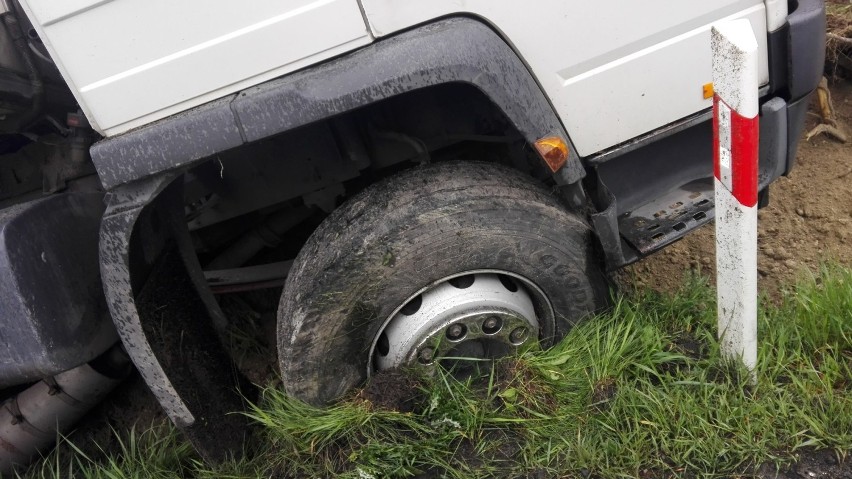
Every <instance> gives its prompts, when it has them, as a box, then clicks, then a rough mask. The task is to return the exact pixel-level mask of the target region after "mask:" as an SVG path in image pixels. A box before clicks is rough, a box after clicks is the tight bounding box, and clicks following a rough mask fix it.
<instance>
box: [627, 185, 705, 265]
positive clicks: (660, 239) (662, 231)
mask: <svg viewBox="0 0 852 479" xmlns="http://www.w3.org/2000/svg"><path fill="white" fill-rule="evenodd" d="M713 205H714V203H713V183H712V181H709V180H698V181H693V182H691V183H687V184H686V185H683V186H681V187H680V188H677V189H675V190H673V191H670V192H669V193H667V194H665V195H663V196H662V197H660V198H657V199H655V200H653V201H651V202H648V203H646V204H644V205H642V206H640V207H639V208H636V209H635V210H633V211H628V212H625V213H622V214H621V215H620V216H619V218H618V227H619V230H620V232H621V235H622V236H623V237H624V239H626V240H627V242H628V243H630V244H631V245H632V246H633V247H634V248H636V249H637V250H639V251H640V252H641V253H642V254H643V255H647V254H650V253H652V252H654V251H656V250H658V249H660V248H662V247H663V246H666V245H667V244H670V243H673V242H674V241H677V240H679V239H680V238H682V237H683V236H684V235H686V234H687V233H689V232H690V231H692V230H694V229H695V228H698V227H699V226H702V225H704V224H707V223H709V222H710V221H711V220H712V219H713V216H714V211H715V210H714V208H713Z"/></svg>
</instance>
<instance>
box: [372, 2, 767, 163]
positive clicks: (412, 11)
mask: <svg viewBox="0 0 852 479" xmlns="http://www.w3.org/2000/svg"><path fill="white" fill-rule="evenodd" d="M361 3H362V4H363V5H364V11H365V12H366V15H367V20H368V22H369V24H370V28H371V29H372V31H373V34H374V35H375V36H377V37H380V36H383V35H388V34H391V33H393V32H395V31H398V30H400V29H404V28H408V27H410V26H411V25H416V24H419V23H423V22H426V21H428V20H429V19H431V18H435V17H440V16H443V15H451V14H459V13H465V14H473V15H477V16H480V17H482V18H484V19H485V20H487V21H488V22H490V23H491V24H492V25H493V26H494V27H495V28H496V29H497V30H498V31H500V32H502V34H503V36H504V38H506V39H507V41H509V42H510V43H511V44H512V45H513V46H514V48H515V49H516V50H517V51H518V53H519V54H520V56H521V58H523V59H524V60H525V61H526V62H527V64H528V65H529V67H530V69H531V70H532V72H533V74H534V75H535V76H536V77H537V79H538V81H539V82H540V83H541V86H542V88H543V89H544V91H545V93H546V94H547V95H548V96H549V97H550V100H551V102H552V103H553V106H554V107H555V109H556V111H557V113H558V114H559V116H560V118H561V119H562V122H563V124H564V125H565V127H566V129H567V130H568V134H569V135H570V136H571V140H572V142H573V143H574V146H575V147H576V148H577V150H578V153H579V154H580V156H587V155H591V154H593V153H596V152H598V151H601V150H603V149H606V148H609V147H612V146H614V145H617V144H619V143H622V142H625V141H627V140H630V139H632V138H634V137H636V136H639V135H641V134H643V133H647V132H649V131H652V130H654V129H657V128H659V127H661V126H663V125H666V124H668V123H671V122H674V121H677V120H679V119H681V118H683V117H686V116H688V115H690V114H693V113H696V112H698V111H701V110H703V109H706V108H709V107H710V106H711V100H710V99H706V98H704V95H703V92H702V85H704V84H705V83H709V82H710V81H711V79H710V26H711V25H712V24H713V23H714V22H718V21H721V20H723V19H727V18H730V19H733V18H747V19H748V20H749V21H750V22H751V25H752V28H753V29H754V31H755V34H756V36H757V38H758V43H759V50H760V71H759V73H760V83H761V84H765V83H766V82H767V81H768V71H767V61H766V18H765V15H766V14H765V9H764V5H763V3H762V2H761V1H760V0H724V1H723V0H720V1H713V2H695V1H692V2H669V1H662V0H652V1H647V2H635V1H610V2H564V1H560V0H548V1H539V2H535V3H534V4H530V6H527V7H525V8H519V7H518V4H517V3H514V2H510V1H495V0H468V1H465V2H458V1H455V0H418V1H406V2H399V1H394V0H362V2H361ZM532 5H534V7H532Z"/></svg>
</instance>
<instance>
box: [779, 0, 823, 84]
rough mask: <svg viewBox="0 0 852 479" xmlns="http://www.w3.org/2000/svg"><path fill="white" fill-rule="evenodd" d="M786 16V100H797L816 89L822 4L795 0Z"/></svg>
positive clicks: (820, 64)
mask: <svg viewBox="0 0 852 479" xmlns="http://www.w3.org/2000/svg"><path fill="white" fill-rule="evenodd" d="M798 3H799V4H798V7H796V10H795V11H793V12H792V13H790V15H788V16H787V23H788V25H789V28H788V39H787V48H788V51H787V62H788V66H787V69H788V80H787V83H788V87H789V92H790V99H791V100H797V99H799V98H801V97H803V96H805V95H807V94H808V93H810V92H811V91H813V89H814V88H816V87H817V85H818V84H819V80H820V78H822V71H823V66H824V64H825V3H824V1H823V0H799V2H798Z"/></svg>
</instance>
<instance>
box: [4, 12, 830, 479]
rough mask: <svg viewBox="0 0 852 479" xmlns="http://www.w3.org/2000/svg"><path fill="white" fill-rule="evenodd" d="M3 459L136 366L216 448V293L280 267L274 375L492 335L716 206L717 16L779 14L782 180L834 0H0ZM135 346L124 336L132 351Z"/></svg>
mask: <svg viewBox="0 0 852 479" xmlns="http://www.w3.org/2000/svg"><path fill="white" fill-rule="evenodd" d="M0 15H2V19H3V22H2V26H0V114H2V119H0V154H2V157H0V324H2V327H0V344H2V346H0V388H3V389H2V397H0V399H5V402H4V406H3V408H2V409H0V446H2V447H0V467H2V468H3V469H4V470H9V468H11V467H12V465H13V464H19V463H24V462H26V461H27V460H28V458H29V457H31V456H32V455H33V454H34V453H35V451H37V450H38V449H39V448H43V447H46V446H47V444H48V443H49V442H50V440H51V439H52V438H53V437H55V429H56V427H57V424H58V426H59V427H62V426H64V425H66V424H68V423H70V422H72V421H73V420H74V419H75V418H77V417H79V416H80V414H81V413H82V411H84V410H85V409H86V407H88V406H90V405H92V404H94V403H96V402H97V401H99V400H100V399H101V398H102V397H103V395H104V394H105V393H106V391H108V390H109V388H110V387H112V386H113V385H114V384H116V383H117V382H118V381H119V380H120V378H121V377H122V376H123V375H124V374H126V373H127V370H128V369H129V368H130V366H129V364H130V363H129V361H132V364H133V365H134V366H135V368H136V369H137V370H138V371H139V373H140V374H141V375H142V377H143V378H144V380H145V382H146V383H147V385H148V386H149V387H150V389H151V391H152V392H153V393H154V395H155V396H156V398H157V399H158V400H159V402H160V403H161V405H162V406H163V408H164V409H165V411H166V412H167V413H168V416H169V417H170V418H171V419H172V421H173V422H174V423H175V424H176V425H177V426H179V427H180V428H181V429H182V430H183V431H184V432H185V433H186V435H187V437H188V438H189V439H190V440H191V441H192V443H193V444H194V446H195V447H196V448H197V449H198V450H199V452H200V453H201V454H202V455H203V457H205V458H206V459H209V460H211V461H217V460H221V459H223V458H225V457H227V456H228V455H229V454H230V453H231V452H233V451H236V450H239V447H240V445H241V444H242V442H243V440H244V438H245V435H246V434H248V433H249V431H250V428H249V427H248V426H247V423H246V420H245V418H244V417H243V416H242V415H239V414H229V413H232V412H234V411H239V410H241V409H242V408H243V407H244V405H243V398H244V397H249V398H251V397H252V387H251V386H250V385H248V384H247V382H246V381H245V380H244V379H243V377H242V375H241V374H240V372H239V371H238V370H237V369H236V367H235V366H234V363H233V361H232V358H230V357H229V355H228V354H227V352H226V350H225V349H224V348H223V346H222V344H221V341H220V339H219V338H220V334H221V332H222V331H223V330H225V329H226V328H227V327H228V318H226V317H225V315H224V314H223V312H222V310H221V309H220V307H219V306H218V304H217V297H216V296H217V295H220V294H235V293H237V292H240V291H247V290H252V289H259V288H274V287H281V286H282V285H283V292H282V294H281V299H280V304H279V306H278V313H277V314H278V329H277V345H278V363H279V366H280V372H281V377H282V379H283V383H284V388H285V389H286V390H287V392H288V393H290V394H292V395H294V396H296V397H298V398H301V399H303V400H305V401H308V402H311V403H315V404H322V403H327V402H329V401H332V400H334V399H336V398H338V397H340V396H341V395H342V394H344V393H345V392H346V391H348V390H349V389H351V388H352V387H354V386H356V385H358V384H360V383H361V382H363V381H364V380H365V379H366V378H367V377H368V376H369V375H370V374H374V373H375V372H377V371H381V370H385V369H392V368H397V367H419V368H425V369H430V368H434V367H435V366H436V365H437V364H439V363H442V362H444V363H445V365H446V363H447V361H449V360H448V359H443V358H451V357H474V358H477V357H478V358H485V359H488V358H494V357H497V356H502V355H505V354H511V353H512V352H513V351H515V350H517V349H518V348H519V347H524V346H525V345H528V344H530V343H534V342H538V343H540V344H542V345H544V346H547V345H549V344H552V343H553V342H554V341H556V340H558V339H559V338H561V337H562V336H564V335H565V333H566V332H567V331H568V330H569V329H570V327H571V325H572V324H574V323H576V322H577V321H580V320H582V319H583V318H584V317H586V316H588V315H590V314H591V313H593V312H595V311H596V310H599V309H601V308H602V307H605V306H606V303H607V300H608V297H609V296H608V290H607V286H608V285H607V282H606V273H607V272H608V271H612V270H615V269H617V268H620V267H622V266H624V265H626V264H629V263H631V262H634V261H637V260H639V259H641V258H642V257H645V256H647V255H649V254H651V253H653V252H654V251H656V250H659V249H660V248H663V247H665V246H666V245H668V244H670V243H672V242H674V241H676V240H677V239H679V238H681V237H682V236H683V235H685V234H687V233H688V232H690V231H692V230H694V229H695V228H697V227H699V226H701V225H703V224H705V223H707V222H709V221H711V220H712V218H713V196H712V188H713V183H712V164H711V156H712V155H711V135H712V131H711V122H710V116H711V105H712V96H713V88H712V83H711V61H710V29H711V27H712V26H713V25H714V24H717V23H719V22H725V21H728V20H733V19H747V20H748V21H749V22H750V24H751V27H752V29H753V31H754V33H755V36H756V38H757V41H758V45H759V55H760V67H759V80H760V85H761V86H760V91H759V94H760V98H761V108H760V175H759V176H760V178H759V185H758V187H759V191H760V203H761V204H765V203H766V201H767V200H768V191H769V190H768V186H769V184H770V183H771V182H772V181H773V180H774V179H776V178H778V177H779V176H781V175H785V174H787V173H788V172H789V171H790V169H791V168H792V167H793V163H794V160H795V152H796V143H797V140H798V138H799V133H800V131H801V129H802V126H803V121H804V117H805V113H806V110H807V105H808V99H809V95H810V93H811V92H812V91H813V90H814V88H815V87H816V86H817V83H818V80H819V78H820V77H821V74H822V68H823V57H824V41H825V40H824V30H825V14H824V6H823V4H822V1H821V0H798V1H796V0H789V1H787V0H717V1H712V2H699V1H681V2H671V1H662V0H648V1H644V2H635V1H626V0H613V1H607V2H597V3H595V2H565V1H557V0H542V1H538V2H531V3H527V4H522V3H518V2H510V1H507V0H505V1H504V0H464V1H455V0H408V1H391V0H253V1H252V2H247V3H244V4H235V3H233V2H224V1H219V0H181V1H166V0H149V1H144V2H143V1H138V0H137V1H134V0H64V1H61V2H57V1H51V0H0ZM128 358H129V361H128Z"/></svg>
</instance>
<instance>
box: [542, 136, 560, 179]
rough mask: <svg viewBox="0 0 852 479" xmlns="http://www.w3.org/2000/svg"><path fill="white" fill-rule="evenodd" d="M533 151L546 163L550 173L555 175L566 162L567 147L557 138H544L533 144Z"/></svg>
mask: <svg viewBox="0 0 852 479" xmlns="http://www.w3.org/2000/svg"><path fill="white" fill-rule="evenodd" d="M535 149H536V151H538V154H539V155H540V156H541V157H542V158H543V159H544V162H545V163H547V166H548V167H549V168H550V171H552V172H554V173H556V172H557V171H558V170H559V168H562V167H563V166H564V165H565V162H566V161H568V145H567V144H566V143H565V140H563V139H562V138H559V137H558V136H546V137H544V138H542V139H540V140H537V141H536V142H535Z"/></svg>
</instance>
